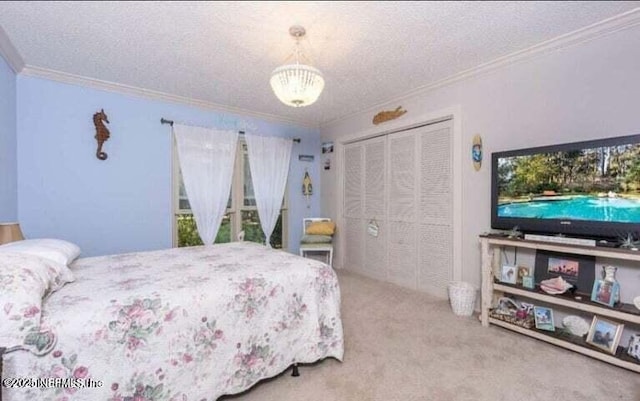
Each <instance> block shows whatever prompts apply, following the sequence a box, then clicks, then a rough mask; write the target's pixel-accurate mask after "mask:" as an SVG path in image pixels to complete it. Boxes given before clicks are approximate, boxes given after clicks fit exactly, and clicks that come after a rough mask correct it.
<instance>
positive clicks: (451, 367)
mask: <svg viewBox="0 0 640 401" xmlns="http://www.w3.org/2000/svg"><path fill="white" fill-rule="evenodd" d="M339 277H340V285H341V291H342V318H343V324H344V331H345V356H344V362H342V363H340V362H338V361H336V360H334V359H327V360H324V361H321V362H319V363H316V364H314V365H306V366H302V367H301V368H300V374H301V375H300V377H297V378H294V377H291V375H290V373H291V372H290V370H289V371H287V372H285V373H284V374H282V375H280V376H278V377H276V378H274V379H271V380H267V381H263V382H261V383H259V384H258V385H256V386H254V387H253V388H252V389H251V390H249V391H247V392H245V393H243V394H240V395H235V396H228V397H223V398H222V399H221V400H228V401H250V400H251V401H254V400H255V401H276V400H278V401H283V400H299V401H316V400H317V401H331V400H362V401H365V400H380V401H382V400H385V401H387V400H402V401H411V400H432V401H449V400H456V401H457V400H460V401H463V400H469V401H471V400H473V401H481V400H492V401H498V400H509V401H512V400H514V401H515V400H545V401H547V400H563V401H564V400H566V401H574V400H576V401H577V400H580V401H583V400H585V401H586V400H593V401H612V400H625V401H627V400H628V401H640V374H637V373H634V372H630V371H627V370H624V369H621V368H617V367H615V366H612V365H609V364H606V363H604V362H600V361H597V360H594V359H591V358H589V357H586V356H582V355H580V354H577V353H574V352H571V351H568V350H565V349H562V348H559V347H555V346H552V345H549V344H546V343H543V342H541V341H538V340H535V339H532V338H529V337H525V336H522V335H519V334H516V333H512V332H509V331H507V330H505V329H501V328H499V327H495V326H491V327H490V328H483V327H482V326H481V325H480V322H479V321H478V320H477V318H476V317H473V318H462V317H457V316H455V315H454V314H453V313H452V312H451V309H450V307H449V304H448V302H447V301H442V300H439V299H434V298H432V297H429V296H427V295H425V294H422V293H419V292H415V291H411V290H407V289H404V288H401V287H397V286H395V285H392V284H386V283H381V282H379V281H375V280H372V279H369V278H365V277H362V276H359V275H356V274H353V273H349V272H346V271H339Z"/></svg>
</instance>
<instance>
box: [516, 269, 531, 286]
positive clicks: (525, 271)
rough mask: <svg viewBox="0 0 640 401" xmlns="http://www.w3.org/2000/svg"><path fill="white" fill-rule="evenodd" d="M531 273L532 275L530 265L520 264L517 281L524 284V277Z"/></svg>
mask: <svg viewBox="0 0 640 401" xmlns="http://www.w3.org/2000/svg"><path fill="white" fill-rule="evenodd" d="M529 275H531V270H530V269H529V268H528V267H525V266H518V280H517V281H516V284H520V285H523V284H522V279H523V278H524V277H525V276H529Z"/></svg>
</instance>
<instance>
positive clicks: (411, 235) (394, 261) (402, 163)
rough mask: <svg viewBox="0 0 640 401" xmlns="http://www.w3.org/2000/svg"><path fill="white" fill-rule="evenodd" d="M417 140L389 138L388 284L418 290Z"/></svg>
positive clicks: (400, 136) (403, 136) (410, 136)
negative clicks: (389, 282) (416, 288)
mask: <svg viewBox="0 0 640 401" xmlns="http://www.w3.org/2000/svg"><path fill="white" fill-rule="evenodd" d="M416 144H417V137H416V135H415V133H414V132H413V130H412V131H407V132H403V133H397V134H392V135H390V136H389V137H388V155H389V156H388V158H389V171H388V175H387V177H388V180H389V193H388V199H389V208H388V211H389V213H388V222H387V224H388V226H389V262H390V263H389V266H388V272H389V281H391V282H392V283H396V284H399V285H402V286H405V287H410V288H415V287H416V269H417V265H416V264H417V260H418V258H417V256H418V255H417V250H418V248H417V242H416V232H417V231H416V227H417V221H416V211H417V210H416V209H417V205H416V186H417V174H416V173H417V171H416V163H417V160H418V159H417V157H418V153H417V152H416Z"/></svg>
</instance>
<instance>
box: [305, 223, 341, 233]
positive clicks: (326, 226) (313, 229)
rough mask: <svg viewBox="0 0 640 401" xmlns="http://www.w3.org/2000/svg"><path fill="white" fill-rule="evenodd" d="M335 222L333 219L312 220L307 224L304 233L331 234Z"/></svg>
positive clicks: (334, 227)
mask: <svg viewBox="0 0 640 401" xmlns="http://www.w3.org/2000/svg"><path fill="white" fill-rule="evenodd" d="M335 229H336V223H334V222H333V221H314V222H313V223H311V224H309V225H308V226H307V230H306V234H309V235H333V233H334V231H335Z"/></svg>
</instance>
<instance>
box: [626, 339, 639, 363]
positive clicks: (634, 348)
mask: <svg viewBox="0 0 640 401" xmlns="http://www.w3.org/2000/svg"><path fill="white" fill-rule="evenodd" d="M627 354H628V355H629V356H632V357H634V358H636V359H637V360H639V361H640V333H636V334H632V335H631V337H629V345H628V346H627Z"/></svg>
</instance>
